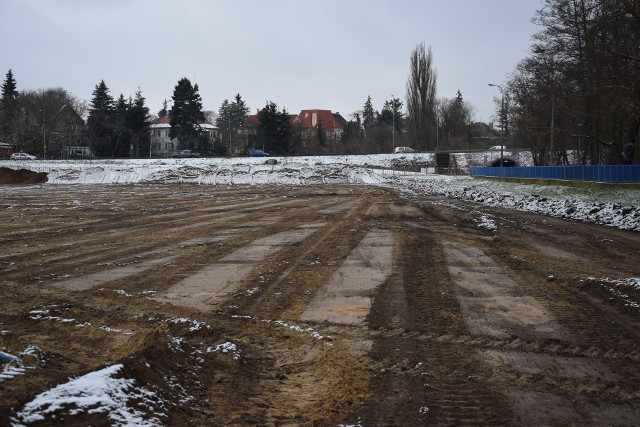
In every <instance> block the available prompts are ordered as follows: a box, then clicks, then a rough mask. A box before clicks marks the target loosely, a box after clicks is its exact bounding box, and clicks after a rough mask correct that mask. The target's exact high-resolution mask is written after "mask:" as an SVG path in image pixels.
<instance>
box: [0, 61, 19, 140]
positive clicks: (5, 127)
mask: <svg viewBox="0 0 640 427" xmlns="http://www.w3.org/2000/svg"><path fill="white" fill-rule="evenodd" d="M1 101H2V103H1V104H0V106H1V108H0V138H4V139H5V140H7V141H9V142H12V143H13V142H15V139H16V138H15V136H14V129H15V125H16V123H15V121H16V120H17V118H18V117H17V116H18V110H19V108H18V89H17V85H16V80H15V78H14V77H13V72H12V71H11V69H9V71H8V72H7V75H6V77H5V80H4V83H2V99H1Z"/></svg>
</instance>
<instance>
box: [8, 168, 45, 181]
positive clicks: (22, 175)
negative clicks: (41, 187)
mask: <svg viewBox="0 0 640 427" xmlns="http://www.w3.org/2000/svg"><path fill="white" fill-rule="evenodd" d="M47 181H48V178H47V173H46V172H34V171H30V170H27V169H9V168H4V167H0V184H41V183H43V182H47Z"/></svg>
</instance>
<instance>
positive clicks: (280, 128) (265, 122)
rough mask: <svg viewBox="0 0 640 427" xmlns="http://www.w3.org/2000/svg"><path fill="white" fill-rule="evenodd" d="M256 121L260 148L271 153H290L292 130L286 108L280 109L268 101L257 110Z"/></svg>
mask: <svg viewBox="0 0 640 427" xmlns="http://www.w3.org/2000/svg"><path fill="white" fill-rule="evenodd" d="M258 121H259V125H258V142H259V143H260V144H262V147H260V148H264V149H265V150H267V151H269V152H270V153H273V154H279V155H287V154H290V153H291V150H292V147H291V142H292V131H291V122H290V121H289V114H288V113H287V110H286V109H284V108H283V109H282V111H280V110H279V109H278V106H277V105H276V104H275V103H273V102H271V101H268V102H267V104H266V105H265V107H264V108H263V109H262V110H260V111H259V112H258Z"/></svg>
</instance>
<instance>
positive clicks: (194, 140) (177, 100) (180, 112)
mask: <svg viewBox="0 0 640 427" xmlns="http://www.w3.org/2000/svg"><path fill="white" fill-rule="evenodd" d="M171 99H172V100H173V106H172V107H171V113H170V114H171V121H170V125H171V127H170V128H169V137H171V138H176V139H177V140H178V149H194V148H197V146H198V142H199V137H200V133H201V126H200V124H201V123H203V122H204V121H205V116H204V112H203V110H202V98H201V97H200V94H199V89H198V85H197V84H195V85H192V84H191V82H190V81H189V79H187V78H186V77H183V78H182V79H180V80H179V81H178V83H177V84H176V86H175V88H174V90H173V96H172V98H171Z"/></svg>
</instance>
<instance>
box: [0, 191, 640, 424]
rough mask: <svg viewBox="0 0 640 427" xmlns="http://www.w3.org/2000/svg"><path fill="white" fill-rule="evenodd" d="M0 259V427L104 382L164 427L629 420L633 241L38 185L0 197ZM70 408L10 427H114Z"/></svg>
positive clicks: (376, 213) (454, 203) (492, 214)
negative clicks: (103, 375) (73, 386)
mask: <svg viewBox="0 0 640 427" xmlns="http://www.w3.org/2000/svg"><path fill="white" fill-rule="evenodd" d="M0 248H1V250H0V275H1V276H0V301H1V303H0V304H1V308H2V309H1V310H0V331H1V332H2V333H0V351H3V352H5V353H7V354H11V355H15V356H17V355H19V354H25V353H24V352H25V350H26V349H28V348H31V349H36V350H35V351H31V353H30V354H32V356H31V358H29V357H23V358H22V362H23V364H24V365H25V366H26V367H27V368H28V369H25V370H24V371H23V372H21V373H20V374H19V375H15V376H12V377H9V378H5V379H3V380H0V425H11V424H12V423H13V424H19V423H20V422H21V418H20V415H19V414H20V411H21V409H22V408H23V407H24V405H26V404H27V403H28V402H31V401H33V399H34V398H36V396H38V395H39V394H40V393H42V392H44V391H46V390H50V389H52V388H54V387H56V386H57V385H59V384H63V383H65V382H67V381H69V380H70V379H73V378H78V377H80V376H82V375H85V374H87V373H90V372H93V371H97V370H99V369H102V368H104V367H107V366H111V365H115V364H122V365H123V368H122V370H121V372H120V373H119V375H121V376H122V377H126V378H128V379H131V380H134V381H135V384H137V385H139V386H142V387H144V388H145V389H146V390H150V391H152V392H153V393H154V399H153V401H154V402H156V403H155V406H153V405H149V404H148V403H147V404H146V405H142V404H140V402H139V401H134V400H135V399H132V401H131V402H128V404H129V405H132V406H136V405H137V410H139V411H141V412H142V413H145V414H146V415H145V417H147V419H148V420H149V421H150V423H151V421H153V420H159V421H160V422H161V423H162V424H164V425H176V426H177V425H198V426H199V425H238V426H240V425H251V424H255V425H321V426H324V425H334V426H335V425H361V426H381V425H402V426H412V425H505V424H506V425H563V426H564V425H618V426H624V425H637V423H638V420H640V315H639V313H640V306H639V305H638V303H637V302H638V301H640V290H639V289H638V288H637V287H634V286H624V282H621V280H623V279H629V278H638V277H640V234H639V233H634V232H628V231H620V230H616V229H613V228H607V227H604V226H599V225H593V224H586V223H575V222H568V221H564V220H562V219H557V218H551V217H546V216H540V215H534V214H528V213H523V212H517V211H511V210H502V209H496V208H491V207H487V206H481V205H478V204H473V203H469V202H463V201H459V200H453V199H443V198H439V197H430V196H411V197H410V198H407V197H403V196H401V195H399V194H395V193H394V192H393V191H391V190H385V189H381V188H377V187H373V186H314V187H300V186H295V187H288V186H273V187H268V186H246V187H244V186H228V187H221V186H199V185H154V184H145V185H111V186H98V185H95V186H94V185H77V186H76V185H73V186H71V185H70V186H64V185H60V186H51V185H40V184H36V185H18V186H5V187H3V188H2V198H1V199H0ZM2 366H3V365H0V369H2ZM73 409H74V408H70V407H61V408H58V409H56V410H53V411H52V412H51V413H48V414H47V417H46V420H44V421H39V422H33V423H28V422H27V423H26V424H28V425H109V424H110V423H111V421H110V420H109V418H108V414H105V413H102V412H97V413H92V412H91V411H74V410H73ZM145 411H147V412H145ZM22 422H24V420H22Z"/></svg>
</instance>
